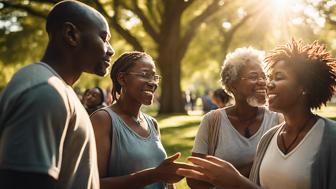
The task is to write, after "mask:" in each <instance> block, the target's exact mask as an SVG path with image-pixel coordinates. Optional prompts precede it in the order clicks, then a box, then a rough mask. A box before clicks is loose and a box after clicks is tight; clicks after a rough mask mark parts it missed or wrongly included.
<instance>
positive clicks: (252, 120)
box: [236, 108, 259, 138]
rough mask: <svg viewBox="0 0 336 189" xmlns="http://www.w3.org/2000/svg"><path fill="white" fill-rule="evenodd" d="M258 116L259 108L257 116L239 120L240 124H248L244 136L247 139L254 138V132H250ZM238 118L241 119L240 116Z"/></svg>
mask: <svg viewBox="0 0 336 189" xmlns="http://www.w3.org/2000/svg"><path fill="white" fill-rule="evenodd" d="M236 114H237V113H236ZM237 115H238V114H237ZM258 115H259V108H258V109H257V111H256V114H255V115H253V116H251V117H249V118H248V119H245V120H241V119H239V118H238V119H239V121H240V122H244V123H245V124H246V127H245V129H244V136H245V137H246V138H250V137H251V136H252V132H251V130H250V126H251V125H252V124H253V123H254V122H255V120H256V119H257V117H258ZM237 117H239V116H237Z"/></svg>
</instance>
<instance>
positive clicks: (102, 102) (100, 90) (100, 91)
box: [93, 86, 105, 105]
mask: <svg viewBox="0 0 336 189" xmlns="http://www.w3.org/2000/svg"><path fill="white" fill-rule="evenodd" d="M93 89H97V90H98V91H99V93H100V101H99V105H103V104H104V102H105V93H104V91H103V89H102V88H100V87H98V86H97V87H94V88H93Z"/></svg>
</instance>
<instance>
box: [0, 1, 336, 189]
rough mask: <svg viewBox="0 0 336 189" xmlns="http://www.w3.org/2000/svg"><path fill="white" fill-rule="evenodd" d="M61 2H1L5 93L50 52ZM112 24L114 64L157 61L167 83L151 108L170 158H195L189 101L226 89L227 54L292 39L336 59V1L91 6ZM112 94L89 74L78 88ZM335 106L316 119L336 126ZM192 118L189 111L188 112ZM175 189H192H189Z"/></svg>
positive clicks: (195, 119)
mask: <svg viewBox="0 0 336 189" xmlns="http://www.w3.org/2000/svg"><path fill="white" fill-rule="evenodd" d="M57 2H58V0H0V91H1V90H2V89H3V88H4V87H5V86H6V84H7V83H8V81H9V80H10V78H11V77H12V75H13V74H14V73H15V72H16V71H17V70H18V69H19V68H21V67H23V66H24V65H27V64H30V63H32V62H36V61H38V60H39V59H40V58H41V57H42V55H43V51H44V49H45V47H46V45H47V34H46V32H45V30H44V27H45V18H46V15H47V13H48V11H49V10H50V8H51V7H52V6H53V5H54V4H55V3H57ZM82 2H84V3H87V4H89V5H91V6H92V7H95V8H96V9H97V10H98V11H99V12H101V13H102V14H103V15H104V16H105V17H106V18H107V20H108V22H109V24H110V30H111V34H112V37H111V40H110V43H111V45H112V46H113V48H114V49H115V51H116V55H115V56H114V57H113V60H115V59H116V58H117V57H118V56H119V55H120V54H122V53H123V52H125V51H131V50H139V51H145V52H147V53H148V54H150V55H151V56H153V58H154V60H155V62H156V65H157V69H158V72H159V74H160V75H162V76H163V79H162V81H161V83H160V87H159V89H158V91H157V97H158V98H157V99H158V101H156V102H155V104H154V105H153V106H150V107H144V108H143V110H144V111H146V112H148V113H149V114H151V115H153V116H155V117H156V118H157V119H158V121H159V124H160V127H161V132H162V140H163V143H164V146H165V147H166V150H167V152H168V154H169V155H171V154H173V153H175V152H182V158H181V159H180V161H185V159H186V157H187V156H188V155H189V154H190V151H191V148H192V144H193V140H194V137H195V134H196V131H197V128H198V126H199V123H200V120H201V118H202V111H200V109H201V108H200V103H199V102H198V103H197V106H196V109H195V110H194V111H190V109H189V108H188V107H187V106H185V103H184V99H183V95H182V94H183V93H184V92H192V93H193V94H196V95H197V96H201V95H203V94H204V92H205V91H208V90H214V89H216V88H219V87H220V82H219V73H220V68H221V65H222V63H223V61H224V59H225V56H226V54H227V53H228V52H231V51H233V50H234V49H235V48H238V47H243V46H252V47H255V48H257V49H260V50H264V51H265V52H266V54H267V52H269V50H271V49H273V48H274V47H275V46H277V45H283V44H285V43H286V42H288V41H289V40H291V39H292V38H295V39H297V40H303V41H304V42H306V43H310V42H313V41H315V40H318V41H320V43H322V44H324V45H325V46H326V47H327V49H328V50H330V51H331V52H332V53H333V55H334V56H336V1H335V0H331V1H326V0H87V1H82ZM94 86H100V87H102V88H107V87H110V86H111V80H110V78H109V77H105V78H99V77H96V76H93V75H88V74H83V75H82V76H81V78H80V79H79V81H78V82H77V83H76V84H75V85H74V87H75V88H76V89H77V90H78V91H81V92H83V91H84V90H85V89H87V88H91V87H94ZM335 103H336V102H335V97H334V99H333V102H330V103H328V104H327V106H324V107H322V109H321V110H317V113H320V114H321V115H324V116H327V117H329V118H333V119H336V105H335ZM188 110H189V111H188ZM177 188H181V189H183V188H187V186H186V184H185V181H184V180H183V181H181V182H180V183H178V185H177Z"/></svg>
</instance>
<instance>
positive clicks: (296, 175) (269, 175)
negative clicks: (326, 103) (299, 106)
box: [259, 119, 325, 189]
mask: <svg viewBox="0 0 336 189" xmlns="http://www.w3.org/2000/svg"><path fill="white" fill-rule="evenodd" d="M324 127H325V125H324V121H323V120H322V119H319V120H318V121H317V122H316V123H315V125H314V126H313V127H312V128H311V129H310V131H309V132H308V133H307V134H306V136H305V137H304V138H303V139H302V140H301V141H300V143H299V144H298V145H297V146H296V147H295V148H294V149H293V150H292V151H290V152H289V153H288V154H286V155H285V154H284V153H283V152H282V151H281V150H280V149H279V147H278V144H277V136H278V135H279V132H280V130H281V129H279V130H278V131H277V132H276V133H275V135H274V136H273V138H272V140H271V142H270V144H269V146H268V148H267V150H266V153H265V156H264V158H263V160H262V162H261V165H260V172H259V174H260V184H261V186H262V187H263V188H265V189H284V188H285V189H310V180H311V178H310V177H311V174H310V172H311V165H312V163H313V162H314V157H315V154H316V153H317V151H318V149H319V146H320V144H321V141H322V135H323V130H324Z"/></svg>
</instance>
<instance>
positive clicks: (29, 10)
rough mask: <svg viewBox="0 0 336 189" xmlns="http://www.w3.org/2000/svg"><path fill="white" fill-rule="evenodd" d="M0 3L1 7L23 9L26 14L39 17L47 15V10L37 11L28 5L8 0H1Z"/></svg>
mask: <svg viewBox="0 0 336 189" xmlns="http://www.w3.org/2000/svg"><path fill="white" fill-rule="evenodd" d="M1 3H2V4H3V9H6V8H12V9H18V10H22V11H25V12H27V13H28V14H30V15H32V16H36V17H39V18H46V17H47V12H41V11H37V10H35V9H33V8H32V7H28V6H25V5H21V4H13V3H10V2H9V1H3V2H1Z"/></svg>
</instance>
